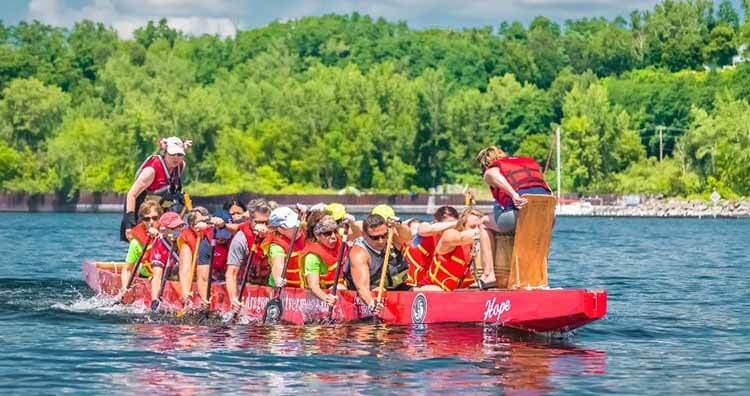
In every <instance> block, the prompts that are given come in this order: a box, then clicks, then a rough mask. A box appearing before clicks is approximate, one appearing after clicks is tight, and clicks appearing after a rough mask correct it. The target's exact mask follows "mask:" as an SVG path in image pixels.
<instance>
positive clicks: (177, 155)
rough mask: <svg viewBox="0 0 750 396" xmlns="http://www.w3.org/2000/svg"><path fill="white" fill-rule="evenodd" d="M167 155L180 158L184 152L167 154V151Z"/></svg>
mask: <svg viewBox="0 0 750 396" xmlns="http://www.w3.org/2000/svg"><path fill="white" fill-rule="evenodd" d="M167 155H171V156H172V157H180V158H182V157H184V156H185V154H179V153H178V154H169V153H167Z"/></svg>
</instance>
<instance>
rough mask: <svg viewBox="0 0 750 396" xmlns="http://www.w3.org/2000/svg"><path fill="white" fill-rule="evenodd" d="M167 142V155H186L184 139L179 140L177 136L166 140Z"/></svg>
mask: <svg viewBox="0 0 750 396" xmlns="http://www.w3.org/2000/svg"><path fill="white" fill-rule="evenodd" d="M164 141H165V142H166V146H167V148H166V150H167V154H170V155H175V154H182V155H185V144H184V143H183V142H182V139H180V138H178V137H177V136H171V137H168V138H166V139H164Z"/></svg>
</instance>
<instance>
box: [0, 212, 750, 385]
mask: <svg viewBox="0 0 750 396" xmlns="http://www.w3.org/2000/svg"><path fill="white" fill-rule="evenodd" d="M118 224H119V216H116V215H87V214H0V348H1V349H0V351H2V359H0V393H2V394H60V393H63V392H67V393H73V394H77V395H80V394H103V393H106V394H133V393H135V394H150V393H152V392H155V393H157V394H184V395H193V394H221V393H225V392H233V393H236V392H248V393H273V394H287V393H295V392H297V393H324V392H325V393H338V394H342V393H343V394H385V393H393V392H399V393H400V394H432V393H447V394H453V393H457V392H462V393H466V394H498V393H506V394H523V395H535V394H548V393H549V394H575V395H580V394H601V393H618V394H638V395H650V394H653V395H656V394H665V393H666V394H677V393H680V394H697V393H704V392H711V393H721V394H729V393H736V394H750V320H748V315H749V314H750V292H748V290H749V288H748V286H749V285H750V253H748V249H750V221H747V220H715V219H703V220H697V219H607V218H601V219H590V218H559V219H558V220H557V224H556V228H555V234H554V239H553V245H552V254H551V258H550V263H549V267H550V273H549V278H550V285H551V286H553V287H589V288H604V289H606V290H607V291H608V292H609V314H608V317H607V318H606V319H605V320H602V321H599V322H596V323H593V324H590V325H588V326H585V327H584V328H582V329H579V330H578V331H577V332H575V333H574V334H572V335H571V336H569V337H567V338H565V339H547V338H542V337H530V336H519V335H512V334H507V333H504V332H503V331H500V330H497V329H494V328H483V327H481V326H455V325H442V326H436V325H430V326H426V327H422V328H416V327H415V328H411V327H406V328H405V327H400V328H399V327H388V326H376V325H347V326H336V327H322V326H304V327H302V326H278V327H273V326H259V325H251V326H243V325H233V326H219V325H185V324H179V323H175V322H170V321H169V320H161V321H149V320H147V319H145V315H144V314H143V312H139V311H138V310H136V309H133V308H128V307H116V308H107V307H104V306H105V304H103V302H102V301H101V300H99V299H97V298H96V297H94V296H92V293H91V292H90V291H89V290H88V289H87V287H86V285H85V284H84V283H83V281H81V280H80V279H81V274H80V266H81V263H82V262H83V261H84V260H86V259H99V260H122V259H123V256H124V251H125V245H124V244H123V243H121V242H119V241H118V240H117V226H118Z"/></svg>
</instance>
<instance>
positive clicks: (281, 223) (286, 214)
mask: <svg viewBox="0 0 750 396" xmlns="http://www.w3.org/2000/svg"><path fill="white" fill-rule="evenodd" d="M268 223H269V224H270V225H271V227H284V228H294V227H298V226H299V216H298V215H297V212H295V211H294V210H292V209H291V208H289V207H286V206H280V207H278V208H276V209H274V210H273V211H271V215H270V216H269V217H268Z"/></svg>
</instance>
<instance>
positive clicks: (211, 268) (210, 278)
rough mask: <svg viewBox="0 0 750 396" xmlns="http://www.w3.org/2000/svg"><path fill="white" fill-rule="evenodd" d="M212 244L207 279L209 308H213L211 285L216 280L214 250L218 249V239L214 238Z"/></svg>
mask: <svg viewBox="0 0 750 396" xmlns="http://www.w3.org/2000/svg"><path fill="white" fill-rule="evenodd" d="M210 244H211V249H209V252H210V254H209V259H208V279H206V300H207V301H208V307H209V308H211V284H212V283H213V278H214V277H213V273H214V249H216V238H212V239H211V242H210Z"/></svg>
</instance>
